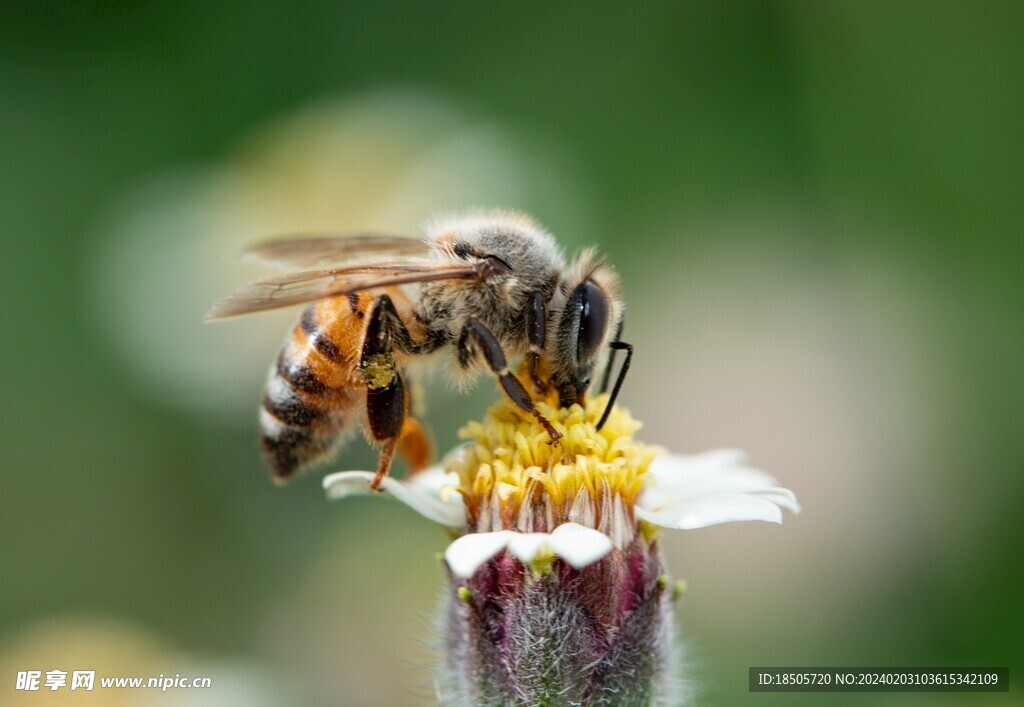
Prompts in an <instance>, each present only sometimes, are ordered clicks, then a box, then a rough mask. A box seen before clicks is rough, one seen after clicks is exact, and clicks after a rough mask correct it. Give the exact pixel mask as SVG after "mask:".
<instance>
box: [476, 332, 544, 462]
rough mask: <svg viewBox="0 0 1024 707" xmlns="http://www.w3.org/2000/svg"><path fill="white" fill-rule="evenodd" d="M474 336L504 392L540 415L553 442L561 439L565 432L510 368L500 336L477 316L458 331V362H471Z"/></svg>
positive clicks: (538, 419) (525, 408) (523, 408)
mask: <svg viewBox="0 0 1024 707" xmlns="http://www.w3.org/2000/svg"><path fill="white" fill-rule="evenodd" d="M471 338H472V339H476V341H477V342H478V343H479V345H480V349H481V350H482V351H483V355H484V360H485V361H487V366H488V367H489V368H490V369H491V372H492V373H493V374H494V375H496V376H497V377H498V381H499V382H500V383H501V387H502V389H503V390H504V391H505V395H507V396H508V397H509V399H510V400H511V401H512V402H513V403H515V404H516V405H517V406H518V407H519V408H521V409H522V410H524V411H526V412H528V413H530V414H531V415H533V416H534V417H535V418H537V422H539V423H540V424H541V425H542V426H543V427H544V430H545V431H546V432H547V433H548V436H549V437H550V438H551V441H552V442H557V441H558V440H559V439H561V437H562V434H561V433H560V432H559V431H558V430H556V429H555V428H554V426H553V425H552V424H551V422H550V421H549V420H548V419H547V418H546V417H544V416H543V415H542V414H540V412H539V411H538V410H537V408H535V407H534V405H533V398H531V397H530V394H529V393H528V392H527V391H526V388H525V387H524V386H523V384H522V383H520V382H519V379H518V378H516V376H515V374H514V373H512V371H510V370H509V369H508V363H507V361H506V360H505V352H504V351H502V350H501V344H500V343H499V342H498V339H497V337H495V336H494V333H493V332H492V331H491V330H490V329H488V328H487V327H486V326H484V324H483V323H482V322H480V321H479V320H477V319H472V318H471V319H469V320H468V321H467V322H466V326H465V327H463V329H462V333H461V334H460V335H459V343H458V349H459V353H458V355H459V362H460V363H462V364H463V365H468V363H469V361H470V360H472V357H473V352H472V350H471V349H470V345H471V342H470V339H471Z"/></svg>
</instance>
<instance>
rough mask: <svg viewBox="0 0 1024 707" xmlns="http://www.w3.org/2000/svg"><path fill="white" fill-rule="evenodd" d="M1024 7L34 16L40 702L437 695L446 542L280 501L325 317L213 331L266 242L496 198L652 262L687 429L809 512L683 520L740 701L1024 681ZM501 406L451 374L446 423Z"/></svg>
mask: <svg viewBox="0 0 1024 707" xmlns="http://www.w3.org/2000/svg"><path fill="white" fill-rule="evenodd" d="M1022 36H1024V7H1022V5H1020V4H1019V3H1005V4H999V3H989V2H985V3H964V2H960V3H952V2H942V3H940V2H928V3H924V2H921V3H913V2H911V3H883V2H860V3H810V2H802V3H801V2H792V3H784V2H730V3H720V2H686V3H671V2H666V3H660V2H658V3H645V4H644V5H643V6H642V7H640V6H630V7H626V6H623V5H622V4H621V3H604V2H601V3H588V4H586V5H583V4H574V5H569V4H565V5H563V6H560V7H552V6H551V5H550V4H546V3H543V4H542V3H535V4H534V3H526V4H524V3H518V4H516V6H515V7H504V8H501V9H498V8H497V7H491V6H487V5H485V4H481V3H468V2H454V3H445V4H443V5H442V4H433V3H432V4H427V3H398V4H390V5H378V4H371V3H364V4H358V5H357V4H350V3H331V2H319V1H316V2H313V3H309V4H304V5H302V6H301V7H300V6H298V5H294V4H292V5H289V4H280V5H276V6H274V5H270V4H263V3H242V2H234V1H230V0H229V1H226V2H217V3H207V2H196V1H194V0H184V1H179V2H169V1H166V0H159V1H154V2H144V3H135V2H88V1H86V2H79V1H71V0H63V1H61V0H58V1H48V0H43V1H41V2H33V3H27V2H8V3H4V4H3V5H2V7H0V96H2V97H3V98H2V105H0V135H2V136H3V141H2V144H3V147H2V150H0V154H2V156H3V159H2V161H0V184H2V187H0V220H2V224H3V231H4V234H3V240H2V243H3V246H2V248H3V257H2V258H0V268H2V276H0V288H3V292H2V300H3V302H4V308H3V309H4V329H5V332H6V333H5V336H4V346H3V349H2V352H0V356H2V358H0V363H2V365H0V376H2V381H3V391H4V395H3V401H4V402H3V425H2V427H0V445H2V450H3V460H4V461H3V465H4V470H5V474H4V491H3V493H2V496H0V498H2V507H0V530H2V537H3V540H2V546H0V547H2V565H0V566H2V568H3V570H2V575H3V577H4V580H3V582H0V670H2V675H0V679H2V680H3V682H4V683H5V687H4V688H3V690H4V692H3V693H2V694H3V697H2V698H0V702H3V703H4V704H8V703H11V704H13V703H17V701H18V700H24V701H25V703H26V704H28V703H32V704H41V703H44V702H45V701H46V700H47V699H48V698H50V697H52V696H51V695H47V696H43V695H42V694H38V693H35V694H23V693H22V694H16V693H15V692H14V690H13V689H11V688H12V686H13V684H14V680H15V673H16V672H17V671H18V670H29V669H41V670H43V671H46V670H49V669H52V668H60V669H63V670H73V669H86V668H89V667H91V666H93V665H96V666H98V667H99V668H100V669H101V670H103V669H105V670H106V671H107V672H108V674H125V675H132V674H139V675H150V674H159V673H165V674H174V673H181V674H183V675H184V674H190V673H191V674H195V675H210V676H211V677H212V678H213V685H214V687H213V689H212V690H209V691H206V692H205V693H204V694H198V693H187V692H185V691H177V692H174V691H172V692H169V693H167V694H157V695H142V696H141V697H140V695H132V694H129V691H106V692H102V693H101V692H97V693H94V694H93V695H81V694H80V693H75V694H74V695H71V698H73V699H71V698H69V699H71V701H76V700H77V702H78V703H82V704H87V703H89V698H91V699H92V700H93V701H94V703H100V702H106V703H115V702H116V703H119V704H120V703H124V704H150V703H159V704H246V705H249V704H267V705H292V704H323V703H332V702H333V703H337V704H346V705H396V704H403V705H404V704H408V705H420V704H430V703H431V702H432V694H433V687H432V675H431V653H430V648H431V644H432V642H433V641H434V640H435V634H434V631H433V622H434V618H433V614H434V606H435V601H436V596H437V595H438V593H439V588H440V587H441V582H442V576H443V575H442V568H441V565H440V564H439V562H438V560H437V557H436V553H438V552H439V551H440V550H441V549H443V547H444V544H445V538H444V536H443V534H442V533H441V532H440V531H438V530H436V529H435V528H433V527H432V526H431V525H430V524H429V523H428V522H427V521H425V520H422V519H420V518H418V517H414V516H413V514H411V513H408V512H406V511H405V510H404V509H403V508H400V507H398V505H397V504H391V503H389V502H387V501H383V500H377V499H363V500H360V501H347V502H343V503H339V504H337V505H332V504H328V503H327V502H326V501H325V500H324V499H323V496H322V492H321V491H320V486H319V477H320V475H321V474H320V473H317V474H310V475H308V476H306V477H305V478H303V479H302V480H300V481H298V482H296V483H295V484H294V485H292V486H289V487H287V488H284V489H281V488H275V487H274V486H273V485H272V484H271V483H270V482H269V481H268V480H267V478H266V475H265V472H264V470H263V468H262V465H261V461H260V459H259V454H258V450H257V446H256V414H255V413H256V406H257V404H258V401H259V397H260V391H261V387H262V383H263V375H264V371H265V368H266V367H267V365H268V364H269V363H270V361H271V360H272V359H273V357H274V356H275V354H276V350H277V347H278V345H279V343H280V340H281V337H282V336H283V335H284V333H285V332H286V330H287V329H288V327H289V326H290V318H291V317H294V316H295V315H294V313H285V314H284V315H278V314H270V315H266V316H262V317H254V318H251V319H248V320H244V321H242V320H239V321H232V322H226V323H221V324H217V325H206V324H203V323H201V321H200V318H201V316H202V314H203V312H204V311H205V308H206V307H207V306H208V305H209V303H211V302H212V301H213V300H214V299H216V298H217V297H219V296H222V295H224V294H226V293H227V292H229V291H230V290H231V289H232V288H233V287H234V286H235V285H237V284H239V283H240V282H242V281H244V280H246V279H248V278H250V277H252V276H254V275H258V274H260V273H259V271H258V270H250V269H247V268H243V266H242V265H240V264H237V263H236V256H237V253H238V251H239V250H240V249H241V248H242V247H243V246H244V245H245V244H246V243H250V242H252V241H255V240H258V239H261V238H265V237H267V236H269V235H274V234H279V233H287V232H296V231H303V230H319V231H328V232H332V231H346V230H351V229H357V228H374V229H378V230H392V231H393V230H396V229H398V230H400V231H401V232H404V233H415V229H416V228H417V224H418V223H419V222H420V221H421V220H422V219H423V218H425V217H426V216H428V215H429V214H431V213H433V212H436V211H438V210H443V209H451V208H459V207H465V206H471V205H477V204H480V205H493V206H505V207H515V208H520V209H523V210H526V211H528V212H530V213H532V214H534V215H535V216H536V217H537V218H538V219H540V220H541V221H542V222H544V223H545V224H546V225H547V226H548V227H549V228H550V229H551V230H552V231H553V232H554V233H555V234H557V235H558V236H559V238H560V239H561V240H562V241H563V243H564V244H565V245H566V247H567V248H570V249H575V248H578V247H581V246H584V245H590V244H594V245H597V246H599V247H600V248H601V249H602V251H604V252H605V253H607V254H608V256H609V258H610V260H611V261H612V262H613V263H614V264H615V265H616V266H617V268H618V269H619V270H620V272H621V274H622V277H623V281H624V287H625V292H626V298H627V303H628V306H629V309H630V312H631V315H630V316H631V318H630V323H629V332H628V333H629V338H630V340H631V341H632V342H633V343H635V344H636V346H637V355H636V359H635V362H634V373H633V374H631V378H630V380H629V381H628V383H627V387H626V390H625V392H624V396H623V398H624V402H625V403H626V404H627V406H629V407H630V408H631V409H632V410H633V412H634V414H636V415H637V416H638V417H639V418H640V419H643V420H644V421H645V422H646V427H645V430H644V432H643V433H642V436H643V437H644V438H645V439H647V440H650V441H652V442H657V443H660V444H664V445H666V446H669V447H671V448H673V449H676V450H678V451H686V452H695V451H700V450H703V449H707V448H711V447H716V446H736V447H740V448H743V449H746V450H748V451H749V452H750V454H751V458H752V460H753V462H754V463H755V464H756V465H758V466H760V467H762V468H764V469H766V470H768V471H770V472H772V473H773V474H775V475H776V476H777V477H778V478H779V479H780V482H781V483H782V484H783V485H785V486H788V487H790V488H792V489H794V490H795V491H796V493H797V495H798V497H799V498H800V500H801V502H802V504H803V506H804V509H805V510H804V513H803V514H802V515H801V516H799V517H796V518H787V520H786V522H785V524H784V525H783V526H781V527H775V526H771V527H768V526H763V525H758V524H737V525H734V526H724V527H717V528H709V529H706V530H701V531H694V532H691V533H679V534H676V535H670V536H668V537H667V538H666V541H665V543H666V546H667V552H668V555H669V558H668V559H669V563H670V566H671V567H672V569H673V571H674V573H675V574H676V575H678V576H680V577H683V578H685V579H686V580H687V581H688V586H689V589H688V591H687V593H686V594H685V595H684V598H683V601H682V603H681V610H680V616H679V624H680V630H681V632H682V634H683V635H684V636H685V639H686V641H687V644H688V646H689V648H688V654H689V655H688V662H689V663H690V666H691V674H692V676H693V679H694V680H695V681H696V682H697V683H698V685H699V690H700V694H701V703H702V704H714V705H733V704H772V705H782V704H861V705H862V704H899V705H908V704H909V705H923V704H929V705H930V704H950V705H953V704H956V705H960V704H982V705H984V704H1011V703H1013V704H1022V703H1024V702H1021V700H1020V698H1019V691H1018V690H1016V689H1015V690H1014V692H1011V693H1010V694H1008V695H1007V694H1002V695H995V696H985V695H974V696H971V695H967V696H965V695H955V694H954V695H935V694H933V695H899V694H894V695H877V694H872V695H834V696H824V697H823V696H820V695H792V694H789V695H751V694H748V693H747V687H746V685H747V672H746V671H747V667H748V666H752V665H797V666H803V665H844V666H845V665H851V666H853V665H864V666H868V665H956V666H969V665H978V666H982V665H997V666H1000V665H1001V666H1005V665H1009V666H1010V671H1011V676H1016V677H1011V680H1015V679H1019V676H1020V675H1021V674H1022V673H1021V672H1020V671H1021V669H1022V668H1024V641H1022V638H1021V637H1022V636H1024V611H1022V609H1021V605H1020V599H1021V590H1022V581H1021V580H1022V578H1024V562H1022V559H1021V558H1022V550H1024V523H1022V522H1021V513H1020V509H1021V506H1022V503H1024V446H1022V443H1021V434H1022V421H1024V368H1022V365H1021V362H1022V354H1024V348H1022V344H1024V328H1022V326H1021V321H1022V320H1024V319H1022V314H1024V311H1022V310H1024V307H1022V303H1024V299H1022V298H1024V238H1022V232H1024V230H1022V229H1024V198H1022V187H1024V152H1022V147H1024V130H1022V127H1021V125H1022V109H1024V100H1022V99H1024V71H1022V68H1024V63H1022V62H1024V42H1022V41H1021V37H1022ZM493 396H494V391H493V387H492V384H491V383H490V381H488V380H486V379H485V380H483V381H481V385H480V386H479V387H478V389H477V391H476V392H475V393H473V394H470V395H464V396H459V395H456V394H454V393H452V392H450V391H448V390H447V389H446V388H445V386H444V385H443V380H441V379H438V380H436V381H434V382H432V383H431V384H430V389H429V406H430V415H429V417H428V419H429V420H430V421H431V423H432V425H433V428H434V433H435V438H436V440H437V442H438V445H439V446H440V447H441V448H446V447H448V446H450V445H451V444H453V443H454V441H455V430H456V429H457V428H458V426H459V425H461V424H462V423H463V422H464V421H465V420H467V419H470V418H472V417H478V416H479V415H480V414H481V413H482V411H483V409H484V407H485V406H486V404H487V402H488V401H489V400H490V399H491V398H492V397H493ZM372 463H373V456H372V454H371V453H370V452H369V451H368V450H367V449H366V447H365V445H364V444H362V442H361V441H357V442H356V443H354V444H352V445H351V446H350V447H349V450H348V452H347V453H346V455H345V456H344V457H343V458H342V459H340V460H339V461H338V462H336V463H335V464H334V465H333V466H331V467H328V469H341V468H366V467H367V465H370V464H372ZM60 696H64V697H67V696H68V693H62V695H60Z"/></svg>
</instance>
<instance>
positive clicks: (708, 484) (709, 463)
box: [636, 449, 800, 529]
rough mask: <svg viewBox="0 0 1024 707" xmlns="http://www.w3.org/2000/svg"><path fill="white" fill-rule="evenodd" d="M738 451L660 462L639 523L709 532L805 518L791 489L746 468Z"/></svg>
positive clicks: (641, 502)
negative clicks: (722, 526) (739, 523)
mask: <svg viewBox="0 0 1024 707" xmlns="http://www.w3.org/2000/svg"><path fill="white" fill-rule="evenodd" d="M744 462H745V457H744V455H743V454H742V452H738V451H736V450H731V449H730V450H725V449H723V450H715V451H712V452H705V453H704V454H697V455H694V456H683V455H679V454H674V455H669V456H665V457H660V458H658V459H656V460H655V461H654V462H652V464H651V467H650V472H651V477H652V483H651V484H650V485H649V486H648V487H647V488H645V489H644V491H643V493H642V494H641V495H640V498H639V499H638V500H637V508H636V517H637V518H640V519H642V520H646V521H647V522H649V523H656V524H658V525H663V526H666V527H669V528H687V529H689V528H703V527H705V526H708V525H714V524H715V523H726V522H729V521H736V520H763V521H769V522H772V523H781V522H782V510H787V511H790V512H792V513H799V512H800V504H799V503H797V501H796V496H795V495H794V494H793V492H792V491H790V490H789V489H785V488H781V487H779V486H776V485H775V479H774V478H772V477H771V476H770V475H768V474H766V473H764V472H763V471H760V470H759V469H753V468H751V467H748V466H745V465H744Z"/></svg>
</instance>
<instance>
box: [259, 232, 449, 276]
mask: <svg viewBox="0 0 1024 707" xmlns="http://www.w3.org/2000/svg"><path fill="white" fill-rule="evenodd" d="M429 250H430V245H429V244H428V243H427V242H426V241H422V240H419V239H417V238H406V237H404V236H383V235H350V236H300V237H294V238H279V239H275V240H272V241H267V242H265V243H258V244H257V245H254V246H252V247H251V248H248V249H247V250H246V251H245V257H246V259H248V260H255V261H258V262H261V263H264V264H266V265H271V266H273V267H275V268H280V269H283V270H297V269H300V268H301V269H307V270H311V269H315V268H328V267H330V266H332V265H340V264H342V263H345V262H350V261H353V260H363V261H368V260H380V259H382V258H400V257H408V258H413V257H416V256H422V255H426V254H427V252H428V251H429Z"/></svg>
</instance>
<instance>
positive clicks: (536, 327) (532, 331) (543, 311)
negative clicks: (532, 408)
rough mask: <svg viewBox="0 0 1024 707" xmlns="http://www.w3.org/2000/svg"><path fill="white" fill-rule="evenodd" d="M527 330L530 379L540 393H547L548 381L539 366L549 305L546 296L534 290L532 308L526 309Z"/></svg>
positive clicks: (545, 334) (531, 301)
mask: <svg viewBox="0 0 1024 707" xmlns="http://www.w3.org/2000/svg"><path fill="white" fill-rule="evenodd" d="M526 331H527V332H528V334H529V337H530V353H529V354H527V355H528V356H529V363H528V364H527V366H528V368H529V371H530V380H531V381H533V387H534V389H536V391H537V392H538V393H541V394H543V393H546V392H547V390H548V383H547V381H543V380H541V378H540V376H538V375H537V368H538V367H539V366H540V357H541V356H542V355H543V354H544V342H545V339H546V338H547V333H548V323H547V306H546V305H545V304H544V296H543V295H542V294H541V293H539V292H534V293H533V296H532V297H531V298H530V308H529V309H528V310H526Z"/></svg>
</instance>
